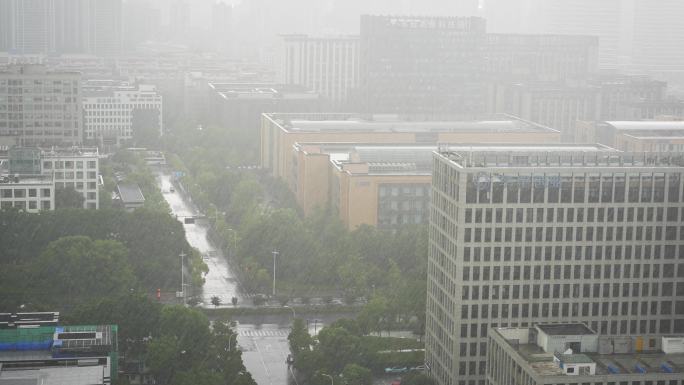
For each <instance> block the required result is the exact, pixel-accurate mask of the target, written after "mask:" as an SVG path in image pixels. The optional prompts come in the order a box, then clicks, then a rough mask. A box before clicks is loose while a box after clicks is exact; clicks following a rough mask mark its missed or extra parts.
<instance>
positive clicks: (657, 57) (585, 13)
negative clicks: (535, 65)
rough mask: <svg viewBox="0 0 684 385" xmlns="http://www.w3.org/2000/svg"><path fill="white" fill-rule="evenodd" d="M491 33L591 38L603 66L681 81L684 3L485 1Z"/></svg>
mask: <svg viewBox="0 0 684 385" xmlns="http://www.w3.org/2000/svg"><path fill="white" fill-rule="evenodd" d="M483 14H484V15H485V17H486V18H487V28H488V31H489V32H495V33H547V34H562V35H591V36H597V37H598V38H599V48H600V49H599V53H600V64H601V67H602V68H606V69H621V70H626V71H629V72H630V73H633V74H643V73H648V74H652V75H658V76H660V77H663V78H670V77H675V78H678V79H681V77H682V73H683V72H684V70H682V69H681V68H682V66H683V64H684V52H683V51H682V50H681V49H680V48H679V47H682V46H684V24H682V23H681V20H682V18H683V17H684V2H682V1H679V0H663V1H659V2H658V3H657V6H654V4H653V2H652V1H651V0H601V1H593V0H572V1H569V0H484V13H483Z"/></svg>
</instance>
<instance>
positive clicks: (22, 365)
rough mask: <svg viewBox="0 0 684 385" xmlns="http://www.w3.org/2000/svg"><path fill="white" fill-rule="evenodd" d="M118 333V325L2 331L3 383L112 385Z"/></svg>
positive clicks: (0, 369)
mask: <svg viewBox="0 0 684 385" xmlns="http://www.w3.org/2000/svg"><path fill="white" fill-rule="evenodd" d="M117 333H118V328H117V326H116V325H87V326H52V325H50V326H46V325H32V326H31V327H13V328H6V329H0V384H55V385H67V384H68V385H108V384H111V383H112V382H113V381H115V380H116V378H117V372H118V347H117Z"/></svg>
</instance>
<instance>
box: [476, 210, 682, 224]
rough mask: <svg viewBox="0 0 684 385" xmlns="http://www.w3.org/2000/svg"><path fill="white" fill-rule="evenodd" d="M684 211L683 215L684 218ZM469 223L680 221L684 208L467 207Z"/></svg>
mask: <svg viewBox="0 0 684 385" xmlns="http://www.w3.org/2000/svg"><path fill="white" fill-rule="evenodd" d="M680 212H681V215H680ZM464 213H465V218H464V219H465V223H484V224H488V223H566V222H567V223H572V222H587V223H593V222H634V221H637V222H644V221H645V222H653V221H657V222H662V221H664V220H666V221H668V222H677V221H679V220H680V218H682V220H684V207H608V208H604V207H587V208H584V207H568V208H564V207H558V208H554V207H546V208H543V207H539V208H531V207H530V208H516V209H513V208H505V209H504V208H495V209H494V208H475V209H473V208H466V209H465V211H464Z"/></svg>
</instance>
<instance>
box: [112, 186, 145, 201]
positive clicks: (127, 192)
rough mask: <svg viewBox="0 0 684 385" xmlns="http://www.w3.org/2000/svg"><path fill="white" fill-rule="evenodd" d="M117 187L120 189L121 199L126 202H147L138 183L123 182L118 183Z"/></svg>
mask: <svg viewBox="0 0 684 385" xmlns="http://www.w3.org/2000/svg"><path fill="white" fill-rule="evenodd" d="M116 189H117V190H118V191H119V196H120V197H121V201H122V202H124V203H142V202H145V197H144V196H143V193H142V191H140V187H139V186H138V185H137V184H131V183H123V184H121V183H120V184H117V185H116Z"/></svg>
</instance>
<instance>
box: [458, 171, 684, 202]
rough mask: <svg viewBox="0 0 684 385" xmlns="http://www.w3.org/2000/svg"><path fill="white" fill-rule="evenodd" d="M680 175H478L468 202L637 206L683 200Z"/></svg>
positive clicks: (472, 178) (468, 187)
mask: <svg viewBox="0 0 684 385" xmlns="http://www.w3.org/2000/svg"><path fill="white" fill-rule="evenodd" d="M681 193H682V188H681V176H680V175H679V174H668V175H666V174H665V173H651V174H636V175H627V174H624V173H621V174H617V173H616V174H610V175H606V176H600V175H596V176H594V175H589V176H586V177H585V175H575V176H559V175H533V176H532V175H527V176H523V175H512V174H505V175H489V174H486V175H479V174H478V175H475V174H468V176H467V182H466V203H486V204H497V203H559V202H560V203H625V202H629V203H636V202H665V201H666V195H667V201H668V202H681V201H682V196H681Z"/></svg>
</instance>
